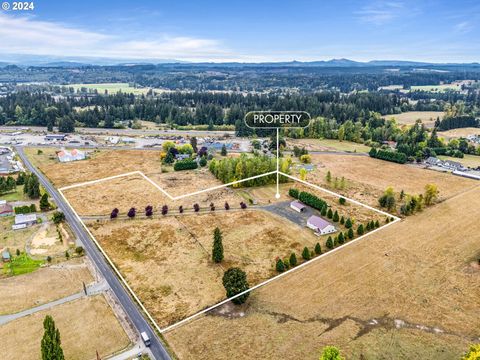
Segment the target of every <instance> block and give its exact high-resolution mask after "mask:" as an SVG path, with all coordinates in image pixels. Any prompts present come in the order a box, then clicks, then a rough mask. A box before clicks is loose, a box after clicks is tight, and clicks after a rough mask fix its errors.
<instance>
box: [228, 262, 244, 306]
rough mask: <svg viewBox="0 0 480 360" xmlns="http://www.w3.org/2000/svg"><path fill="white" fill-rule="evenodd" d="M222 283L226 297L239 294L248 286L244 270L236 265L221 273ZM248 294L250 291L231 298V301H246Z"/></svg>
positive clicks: (238, 303) (237, 302)
mask: <svg viewBox="0 0 480 360" xmlns="http://www.w3.org/2000/svg"><path fill="white" fill-rule="evenodd" d="M222 283H223V287H224V288H225V290H226V293H227V297H228V298H230V297H232V296H236V295H238V294H241V293H243V292H244V291H247V290H248V289H249V288H250V286H249V284H248V281H247V274H246V273H245V271H243V270H242V269H240V268H237V267H233V268H230V269H228V270H227V271H225V273H224V274H223V278H222ZM249 295H250V293H249V292H247V293H245V294H242V295H240V296H237V297H236V298H234V299H232V302H233V303H234V304H237V305H241V304H243V303H244V302H245V301H247V299H248V297H249Z"/></svg>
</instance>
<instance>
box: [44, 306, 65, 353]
mask: <svg viewBox="0 0 480 360" xmlns="http://www.w3.org/2000/svg"><path fill="white" fill-rule="evenodd" d="M43 329H44V333H43V338H42V342H41V350H42V360H64V359H65V357H64V355H63V350H62V347H61V341H60V332H59V331H58V329H57V328H56V327H55V322H54V321H53V318H52V317H51V316H50V315H47V316H46V317H45V320H44V321H43Z"/></svg>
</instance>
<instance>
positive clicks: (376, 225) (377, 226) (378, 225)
mask: <svg viewBox="0 0 480 360" xmlns="http://www.w3.org/2000/svg"><path fill="white" fill-rule="evenodd" d="M379 227H380V223H379V222H378V220H376V221H375V228H377V229H378V228H379Z"/></svg>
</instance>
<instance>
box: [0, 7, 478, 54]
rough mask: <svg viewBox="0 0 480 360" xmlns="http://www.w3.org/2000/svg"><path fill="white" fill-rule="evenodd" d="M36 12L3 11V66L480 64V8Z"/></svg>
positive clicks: (45, 9)
mask: <svg viewBox="0 0 480 360" xmlns="http://www.w3.org/2000/svg"><path fill="white" fill-rule="evenodd" d="M0 1H3V0H0ZM6 1H7V2H10V4H11V3H12V1H11V0H6ZM34 7H35V8H34V10H33V11H22V12H20V11H12V10H9V11H4V10H1V9H0V60H1V59H2V54H3V55H6V54H25V55H26V54H30V55H44V56H53V57H56V56H59V57H61V56H69V57H104V58H115V59H129V60H147V61H149V60H160V59H168V60H173V59H175V60H182V61H193V62H203V61H213V62H228V61H240V62H266V61H292V60H298V61H314V60H329V59H332V58H348V59H352V60H357V61H369V60H413V61H427V62H437V63H445V62H479V61H480V41H479V39H480V2H479V1H469V0H468V1H467V0H456V1H444V0H426V1H422V0H417V1H410V0H392V1H370V0H364V1H342V0H339V1H327V0H316V1H313V0H311V1H308V0H296V1H290V0H276V1H273V0H255V1H250V0H243V1H237V0H230V1H229V0H222V1H216V0H215V1H206V0H204V1H198V0H197V1H182V0H169V1H163V0H157V1H154V0H143V1H139V0H130V1H124V0H115V1H113V0H102V1H98V0H97V1H92V0H82V1H65V0H62V1H60V0H58V1H57V0H34Z"/></svg>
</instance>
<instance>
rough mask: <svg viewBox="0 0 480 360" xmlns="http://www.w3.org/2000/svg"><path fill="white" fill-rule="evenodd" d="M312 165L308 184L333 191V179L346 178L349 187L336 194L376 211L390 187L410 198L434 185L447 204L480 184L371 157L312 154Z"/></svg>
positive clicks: (338, 190)
mask: <svg viewBox="0 0 480 360" xmlns="http://www.w3.org/2000/svg"><path fill="white" fill-rule="evenodd" d="M312 164H314V165H316V167H315V170H313V171H312V172H310V173H308V175H307V181H309V182H311V183H313V184H316V185H320V186H324V187H326V188H331V189H332V190H334V187H333V185H332V184H334V179H335V178H337V180H338V182H340V179H341V177H342V176H343V177H345V180H346V187H345V189H344V190H340V189H337V190H336V191H337V192H339V193H342V194H345V196H347V197H350V198H352V199H355V200H358V201H360V202H362V203H365V204H368V205H371V206H375V207H377V206H378V201H377V200H378V197H379V196H381V194H382V193H383V192H384V191H385V189H386V188H387V187H388V186H392V187H393V188H394V190H395V191H397V192H400V191H401V190H404V191H405V192H406V193H408V194H420V193H423V192H424V188H425V185H426V184H432V183H433V184H436V185H437V186H438V189H439V191H440V194H439V199H440V200H442V199H443V200H444V199H447V198H449V197H451V196H453V195H456V194H458V193H460V192H462V191H464V190H465V189H468V188H471V187H473V186H475V185H476V184H477V183H476V182H475V180H470V179H464V178H459V177H457V176H453V175H451V174H446V173H440V172H436V171H430V170H426V169H422V168H420V167H415V166H411V165H400V164H396V163H392V162H388V161H383V160H378V159H373V158H370V157H368V156H354V155H338V154H337V155H335V154H322V155H318V154H312ZM328 171H330V172H331V175H332V183H330V184H328V183H327V181H326V174H327V172H328Z"/></svg>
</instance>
